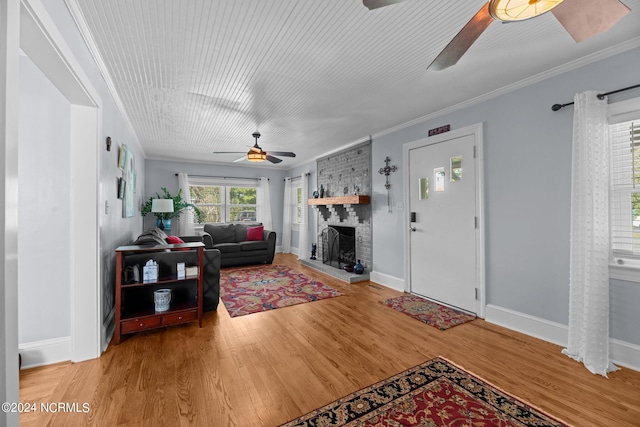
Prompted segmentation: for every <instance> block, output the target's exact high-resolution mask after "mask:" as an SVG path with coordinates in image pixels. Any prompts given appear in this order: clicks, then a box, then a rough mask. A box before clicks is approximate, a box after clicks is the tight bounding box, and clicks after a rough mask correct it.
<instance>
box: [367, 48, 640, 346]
mask: <svg viewBox="0 0 640 427" xmlns="http://www.w3.org/2000/svg"><path fill="white" fill-rule="evenodd" d="M638 70H640V49H634V50H631V51H629V52H626V53H624V54H620V55H616V56H612V57H610V58H608V59H605V60H602V61H599V62H596V63H593V64H590V65H587V66H584V67H582V68H579V69H576V70H572V71H568V72H566V73H564V74H561V75H558V76H556V77H552V78H549V79H547V80H544V81H541V82H539V83H535V84H532V85H530V86H527V87H524V88H522V89H518V90H515V91H512V92H509V93H507V94H504V95H502V96H498V97H496V98H493V99H489V100H487V101H484V102H481V103H479V104H476V105H473V106H470V107H467V108H463V109H460V110H458V111H455V112H452V113H449V114H445V115H443V116H441V117H438V118H435V119H431V120H426V121H425V122H423V123H419V124H415V125H413V126H410V127H407V128H404V129H401V130H397V131H395V132H392V133H389V134H387V135H383V136H379V137H374V141H373V170H377V169H378V168H379V167H382V166H384V163H383V160H384V158H385V156H390V157H391V159H392V164H396V165H398V167H399V170H398V172H397V173H395V174H392V176H391V184H392V187H391V198H392V205H394V209H393V212H392V213H388V211H387V206H386V204H387V200H386V191H385V189H384V176H382V175H379V174H377V173H374V174H373V188H374V191H373V207H374V210H373V230H374V235H373V239H374V240H373V247H374V249H373V256H374V260H373V267H374V268H373V270H374V271H376V272H380V273H384V274H387V275H391V276H395V277H398V278H403V277H404V271H403V265H404V243H403V242H404V240H403V239H404V234H405V233H404V229H403V227H404V224H403V218H404V217H403V215H406V214H407V212H406V211H405V210H403V209H402V206H401V204H402V173H403V172H402V168H403V167H404V165H402V164H401V163H402V145H403V144H404V143H407V142H411V141H415V140H418V139H422V138H424V137H426V135H427V131H428V130H429V129H431V128H434V127H438V126H441V125H445V124H451V128H452V129H459V128H462V127H465V126H469V125H472V124H476V123H480V122H481V123H483V126H484V135H483V138H484V170H485V199H484V202H485V231H486V267H487V268H486V289H487V302H488V304H494V305H497V306H501V307H504V308H508V309H511V310H515V311H517V312H521V313H526V314H529V315H532V316H535V317H539V318H542V319H546V320H550V321H553V322H558V323H561V324H567V323H568V306H569V287H568V283H569V224H570V191H571V178H570V176H571V135H572V120H573V109H572V108H571V107H569V108H565V109H563V110H561V111H559V112H553V111H551V105H552V104H554V103H566V102H570V101H573V96H574V94H575V93H577V92H582V91H585V90H600V91H603V92H607V91H612V90H616V89H619V88H622V87H626V86H631V85H635V84H638V83H639V82H638V76H639V74H638ZM445 72H446V71H445ZM637 96H640V94H639V93H638V90H635V91H630V92H626V93H621V94H617V95H614V96H612V97H610V99H609V102H615V101H620V100H623V99H628V98H633V97H637ZM425 102H429V98H428V94H425ZM381 224H384V226H380V225H381ZM611 283H612V287H611V293H612V301H613V304H616V305H615V307H616V309H615V310H612V321H611V335H612V336H613V337H615V338H618V339H621V340H624V341H627V342H631V343H633V344H640V334H639V333H638V332H637V331H636V330H634V329H637V328H633V326H632V325H638V324H640V312H639V311H637V310H631V309H629V310H626V309H625V310H622V309H617V308H618V307H620V308H621V307H623V306H624V302H625V301H640V284H630V283H625V282H621V281H614V280H612V282H611ZM629 308H630V307H629Z"/></svg>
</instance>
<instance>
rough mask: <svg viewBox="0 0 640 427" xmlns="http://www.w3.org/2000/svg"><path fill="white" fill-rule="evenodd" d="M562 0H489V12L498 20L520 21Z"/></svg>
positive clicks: (547, 9) (542, 11)
mask: <svg viewBox="0 0 640 427" xmlns="http://www.w3.org/2000/svg"><path fill="white" fill-rule="evenodd" d="M563 1H564V0H491V1H490V2H489V14H490V15H491V16H492V17H493V18H494V19H497V20H499V21H505V22H509V21H522V20H525V19H530V18H534V17H536V16H538V15H542V14H543V13H545V12H548V11H550V10H551V9H553V8H554V7H556V6H558V5H559V4H560V3H562V2H563Z"/></svg>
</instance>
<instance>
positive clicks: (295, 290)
mask: <svg viewBox="0 0 640 427" xmlns="http://www.w3.org/2000/svg"><path fill="white" fill-rule="evenodd" d="M340 295H342V294H341V293H340V292H338V291H336V290H335V289H333V288H331V287H329V286H327V285H324V284H322V283H320V282H316V281H315V280H313V279H311V278H309V277H307V276H305V275H304V274H302V273H298V272H297V271H294V270H291V269H290V268H288V267H285V266H282V265H261V266H257V267H242V268H234V269H228V270H227V269H225V270H222V271H221V272H220V299H222V302H223V303H224V306H225V307H226V308H227V311H228V312H229V315H230V316H231V317H236V316H244V315H245V314H251V313H257V312H260V311H266V310H273V309H275V308H281V307H288V306H290V305H295V304H302V303H305V302H312V301H318V300H321V299H325V298H332V297H337V296H340Z"/></svg>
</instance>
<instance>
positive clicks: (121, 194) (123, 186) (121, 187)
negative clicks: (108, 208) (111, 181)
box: [118, 178, 127, 199]
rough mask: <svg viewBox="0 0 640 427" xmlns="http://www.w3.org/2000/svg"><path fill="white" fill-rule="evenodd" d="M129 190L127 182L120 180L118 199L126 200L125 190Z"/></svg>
mask: <svg viewBox="0 0 640 427" xmlns="http://www.w3.org/2000/svg"><path fill="white" fill-rule="evenodd" d="M126 188H127V180H125V179H124V178H118V199H124V193H125V189H126Z"/></svg>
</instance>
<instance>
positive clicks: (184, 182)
mask: <svg viewBox="0 0 640 427" xmlns="http://www.w3.org/2000/svg"><path fill="white" fill-rule="evenodd" d="M178 189H179V190H182V200H184V201H185V202H187V203H191V192H190V191H189V176H188V175H187V174H186V173H184V172H182V173H179V174H178ZM194 218H195V215H194V212H193V209H191V208H189V209H185V210H184V211H182V213H181V214H180V218H178V231H179V232H180V234H181V235H182V236H193V235H194V234H195V232H194V231H193V223H194V222H195V219H194Z"/></svg>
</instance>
